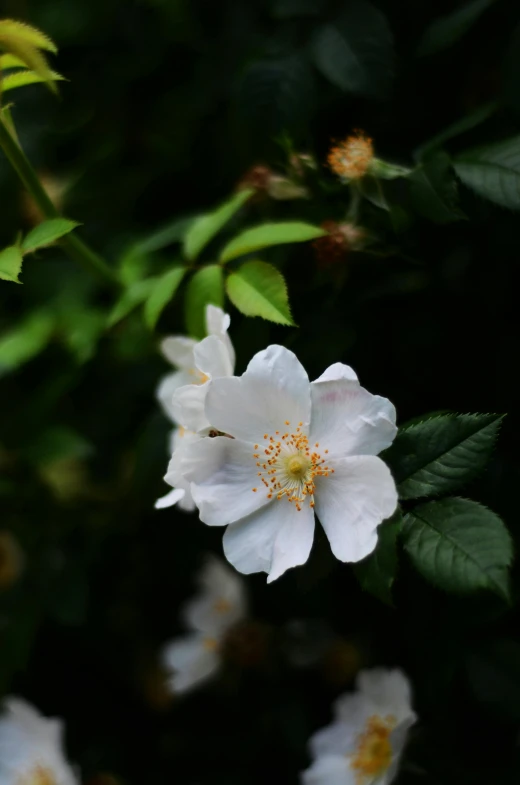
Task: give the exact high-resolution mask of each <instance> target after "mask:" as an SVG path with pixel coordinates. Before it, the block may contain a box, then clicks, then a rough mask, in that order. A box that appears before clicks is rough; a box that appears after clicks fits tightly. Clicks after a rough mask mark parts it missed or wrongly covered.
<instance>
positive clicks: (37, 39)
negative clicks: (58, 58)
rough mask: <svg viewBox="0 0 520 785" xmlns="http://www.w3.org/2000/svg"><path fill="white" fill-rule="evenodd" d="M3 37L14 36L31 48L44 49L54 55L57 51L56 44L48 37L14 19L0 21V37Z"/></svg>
mask: <svg viewBox="0 0 520 785" xmlns="http://www.w3.org/2000/svg"><path fill="white" fill-rule="evenodd" d="M4 35H8V36H15V37H16V38H20V39H21V40H22V41H25V42H26V43H27V44H30V45H31V46H36V47H37V48H38V49H45V50H46V51H47V52H52V53H53V54H56V53H57V51H58V49H57V47H56V44H55V43H54V41H52V39H50V38H49V36H48V35H46V34H45V33H42V31H41V30H38V29H37V28H36V27H32V26H31V25H28V24H27V23H26V22H19V21H17V20H16V19H1V20H0V37H1V36H4Z"/></svg>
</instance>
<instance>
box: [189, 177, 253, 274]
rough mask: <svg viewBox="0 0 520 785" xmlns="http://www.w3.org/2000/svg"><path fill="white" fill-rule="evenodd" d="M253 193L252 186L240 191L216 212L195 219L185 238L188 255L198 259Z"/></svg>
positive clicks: (190, 257)
mask: <svg viewBox="0 0 520 785" xmlns="http://www.w3.org/2000/svg"><path fill="white" fill-rule="evenodd" d="M253 193H254V190H253V189H251V188H248V189H246V190H244V191H239V192H238V193H237V194H235V195H234V196H232V197H231V199H228V201H227V202H224V204H222V205H221V206H220V207H219V208H218V209H217V210H215V211H214V212H212V213H209V214H208V215H202V216H201V217H200V218H197V219H196V220H195V221H193V223H192V224H191V225H190V227H189V229H188V231H187V233H186V236H185V238H184V253H185V255H186V257H187V258H188V259H196V257H197V256H198V255H199V254H200V252H201V251H202V250H203V249H204V248H205V246H206V245H207V244H208V243H209V241H210V240H211V239H212V238H213V237H214V236H215V235H216V234H217V233H218V232H220V230H221V229H222V228H223V227H224V226H225V225H226V224H227V223H228V221H230V220H231V218H232V217H233V216H234V215H235V213H236V212H237V211H238V210H240V208H241V207H242V205H243V204H245V203H246V202H247V200H248V199H249V198H250V197H251V196H252V195H253Z"/></svg>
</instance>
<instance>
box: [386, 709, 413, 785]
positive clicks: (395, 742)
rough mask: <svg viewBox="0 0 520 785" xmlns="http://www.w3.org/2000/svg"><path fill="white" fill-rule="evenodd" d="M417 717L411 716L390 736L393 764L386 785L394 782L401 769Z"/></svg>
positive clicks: (389, 768)
mask: <svg viewBox="0 0 520 785" xmlns="http://www.w3.org/2000/svg"><path fill="white" fill-rule="evenodd" d="M416 720H417V716H416V715H415V714H411V715H410V716H409V717H408V718H407V719H405V720H403V721H402V722H401V723H400V724H399V725H398V726H397V727H396V728H394V730H393V731H392V733H391V734H390V745H391V747H392V753H393V755H392V762H391V764H390V766H389V767H388V771H387V772H386V780H385V785H386V783H388V785H390V783H391V782H392V780H393V779H394V777H395V776H396V774H397V770H398V769H399V763H400V761H401V755H402V753H403V750H404V748H405V746H406V742H407V741H408V732H409V730H410V728H411V727H412V725H413V724H414V723H415V722H416Z"/></svg>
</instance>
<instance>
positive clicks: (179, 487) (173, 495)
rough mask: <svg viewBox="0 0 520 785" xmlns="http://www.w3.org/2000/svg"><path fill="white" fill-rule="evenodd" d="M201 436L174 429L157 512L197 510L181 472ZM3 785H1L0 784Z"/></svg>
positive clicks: (157, 503) (182, 429)
mask: <svg viewBox="0 0 520 785" xmlns="http://www.w3.org/2000/svg"><path fill="white" fill-rule="evenodd" d="M200 438H202V437H201V436H199V435H198V434H197V433H194V432H193V431H187V430H186V428H183V427H182V425H181V426H180V427H179V428H174V429H173V431H172V434H171V441H170V446H171V451H172V453H173V454H172V457H171V459H170V463H169V464H168V471H167V473H166V475H165V477H164V479H165V480H166V482H167V483H168V485H171V486H172V488H173V490H171V491H169V492H168V493H167V494H166V495H165V496H161V498H160V499H157V501H156V502H155V509H156V510H164V509H166V508H167V507H173V505H174V504H178V505H179V507H180V509H181V510H184V511H185V512H192V511H193V510H194V509H195V502H194V501H193V497H192V495H191V489H190V482H189V481H188V480H186V479H185V478H184V477H183V475H182V473H181V471H180V466H181V463H182V459H183V456H184V453H185V451H186V448H187V447H188V445H190V444H192V443H193V442H195V441H198V440H199V439H200ZM0 785H1V784H0Z"/></svg>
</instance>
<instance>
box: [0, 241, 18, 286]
mask: <svg viewBox="0 0 520 785" xmlns="http://www.w3.org/2000/svg"><path fill="white" fill-rule="evenodd" d="M22 262H23V258H22V254H21V252H20V249H19V248H18V246H16V245H10V246H9V247H8V248H4V250H3V251H0V279H1V280H2V281H12V282H13V283H21V281H19V280H18V276H19V274H20V272H21V269H22Z"/></svg>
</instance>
